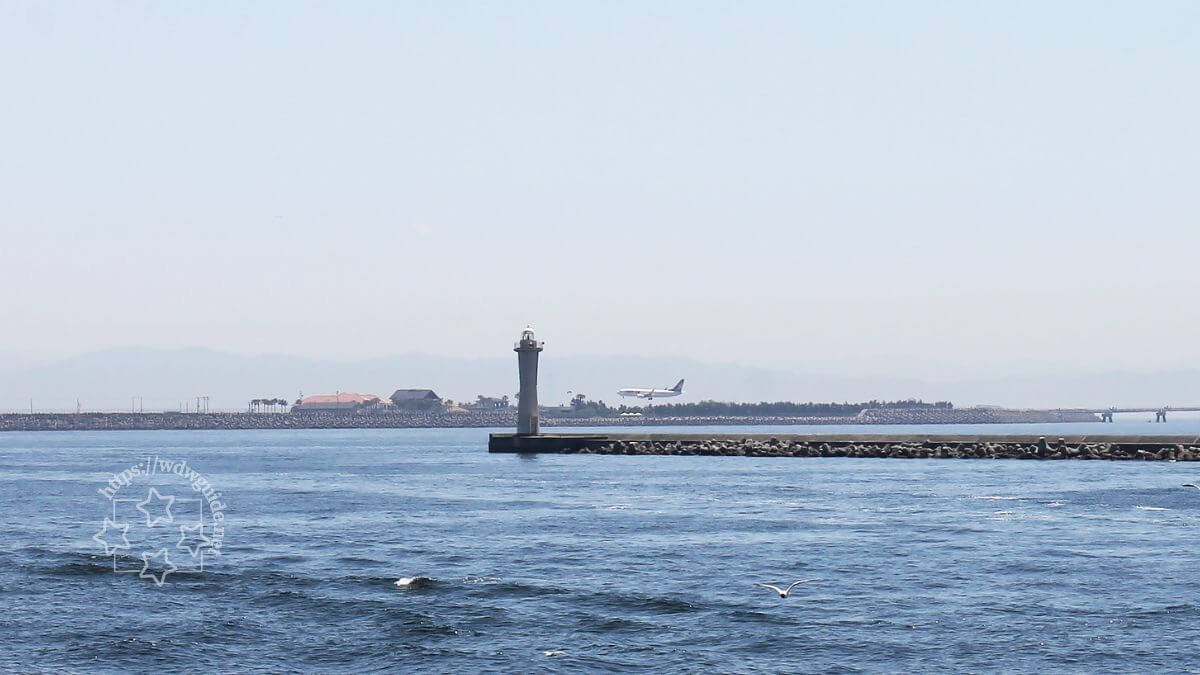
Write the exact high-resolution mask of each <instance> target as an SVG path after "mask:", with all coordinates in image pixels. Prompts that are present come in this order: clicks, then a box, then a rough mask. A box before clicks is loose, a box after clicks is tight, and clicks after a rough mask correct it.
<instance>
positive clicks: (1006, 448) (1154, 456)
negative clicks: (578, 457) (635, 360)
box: [559, 438, 1200, 462]
mask: <svg viewBox="0 0 1200 675" xmlns="http://www.w3.org/2000/svg"><path fill="white" fill-rule="evenodd" d="M559 452H565V453H578V454H597V455H707V456H719V457H876V458H891V459H1042V460H1046V459H1076V460H1120V461H1181V462H1194V461H1200V444H1198V443H1186V444H1185V443H1162V442H1156V441H1153V440H1147V441H1146V442H1142V441H1129V442H1118V443H1111V442H1069V441H1067V440H1066V439H1062V438H1059V439H1054V440H1047V439H1045V438H1040V439H1037V440H1035V441H1028V442H1020V441H974V442H962V441H945V440H936V439H931V440H927V441H923V442H922V441H896V442H889V441H844V442H842V441H822V442H813V441H796V440H786V439H779V438H766V439H755V438H742V439H713V440H707V441H705V440H700V441H693V440H675V441H671V440H663V441H626V440H617V441H613V442H608V443H597V444H593V445H585V446H583V447H564V448H563V449H561V450H559Z"/></svg>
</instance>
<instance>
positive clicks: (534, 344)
mask: <svg viewBox="0 0 1200 675" xmlns="http://www.w3.org/2000/svg"><path fill="white" fill-rule="evenodd" d="M513 348H514V349H524V350H530V349H536V350H537V351H541V350H542V343H540V342H538V341H537V338H536V337H534V335H533V326H525V330H523V331H521V339H520V340H518V341H517V344H515V345H513Z"/></svg>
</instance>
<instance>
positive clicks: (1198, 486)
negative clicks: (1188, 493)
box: [1183, 483, 1200, 490]
mask: <svg viewBox="0 0 1200 675" xmlns="http://www.w3.org/2000/svg"><path fill="white" fill-rule="evenodd" d="M1183 487H1194V488H1196V489H1197V490H1200V485H1196V484H1195V483H1184V484H1183Z"/></svg>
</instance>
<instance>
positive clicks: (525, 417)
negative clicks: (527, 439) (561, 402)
mask: <svg viewBox="0 0 1200 675" xmlns="http://www.w3.org/2000/svg"><path fill="white" fill-rule="evenodd" d="M513 351H514V352H516V353H517V368H518V369H519V372H520V377H521V393H520V394H519V395H518V396H519V398H518V400H517V434H518V435H522V436H530V435H534V434H536V433H537V432H538V398H537V366H538V353H539V352H541V351H542V343H541V342H538V341H537V338H535V337H534V335H533V327H531V326H526V327H525V330H523V331H521V339H520V340H518V341H517V344H516V346H515V347H513Z"/></svg>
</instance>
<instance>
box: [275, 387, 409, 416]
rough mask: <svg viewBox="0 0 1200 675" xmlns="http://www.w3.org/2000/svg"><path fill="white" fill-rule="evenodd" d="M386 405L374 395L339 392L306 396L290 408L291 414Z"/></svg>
mask: <svg viewBox="0 0 1200 675" xmlns="http://www.w3.org/2000/svg"><path fill="white" fill-rule="evenodd" d="M385 405H387V403H385V402H384V400H383V399H382V398H380V397H378V396H376V395H374V394H356V393H354V392H352V391H340V392H338V393H336V394H319V395H317V396H307V397H305V398H303V399H301V400H300V402H299V403H297V404H296V405H294V406H292V412H294V413H303V412H330V411H336V410H370V409H377V408H381V407H383V406H385Z"/></svg>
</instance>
